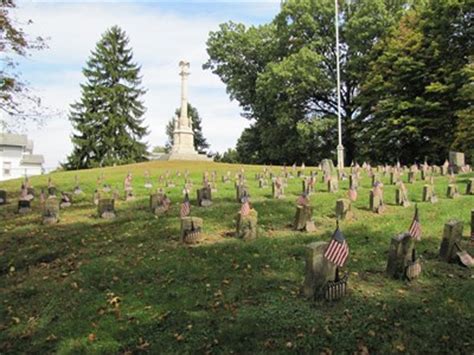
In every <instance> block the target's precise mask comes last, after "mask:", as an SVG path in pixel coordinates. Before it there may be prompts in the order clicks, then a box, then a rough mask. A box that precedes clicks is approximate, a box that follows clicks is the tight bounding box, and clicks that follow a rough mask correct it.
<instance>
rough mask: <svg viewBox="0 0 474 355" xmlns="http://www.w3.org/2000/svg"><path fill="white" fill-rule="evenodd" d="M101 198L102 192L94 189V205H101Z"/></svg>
mask: <svg viewBox="0 0 474 355" xmlns="http://www.w3.org/2000/svg"><path fill="white" fill-rule="evenodd" d="M99 200H100V193H99V191H98V190H95V191H94V196H93V197H92V202H93V203H94V205H96V206H98V205H99Z"/></svg>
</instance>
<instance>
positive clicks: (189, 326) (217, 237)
mask: <svg viewBox="0 0 474 355" xmlns="http://www.w3.org/2000/svg"><path fill="white" fill-rule="evenodd" d="M186 168H187V169H189V171H190V173H191V178H192V180H193V182H194V187H195V188H196V187H197V186H201V181H202V174H203V172H204V171H205V170H209V171H211V170H216V171H217V173H218V179H219V180H218V181H219V182H218V192H217V193H215V194H214V196H213V199H214V203H213V205H212V206H211V207H209V208H206V209H205V208H198V207H196V206H195V198H196V193H195V191H193V193H192V194H191V198H192V202H193V203H194V205H193V207H192V215H194V216H198V217H202V218H203V219H204V236H205V240H204V241H203V243H201V244H200V245H198V246H193V247H189V246H184V245H182V244H180V242H179V217H178V215H179V203H180V202H181V200H182V192H181V191H182V187H183V183H182V182H183V177H179V178H178V177H176V176H175V172H176V171H177V170H179V171H181V172H183V171H184V169H186ZM239 169H240V166H237V165H226V164H215V163H183V162H150V163H144V164H136V165H130V166H120V167H114V168H105V169H100V170H87V171H80V172H77V173H76V172H61V173H54V174H51V175H50V176H51V178H52V180H53V182H54V184H55V185H56V186H57V188H58V190H65V191H72V189H73V187H74V176H75V175H76V174H77V175H78V177H79V181H80V184H81V187H82V189H83V190H84V192H85V195H84V196H83V197H80V198H78V199H75V201H74V204H73V206H72V207H70V208H69V209H65V210H62V211H61V221H60V223H59V224H57V225H53V226H44V225H42V224H41V216H40V209H39V203H38V201H37V200H35V201H33V207H34V210H33V212H32V213H31V214H29V215H25V216H20V215H17V214H16V213H15V210H16V198H17V197H18V195H19V192H18V191H19V185H20V182H19V181H11V182H7V183H0V189H6V190H8V192H9V193H10V195H14V199H13V200H11V201H10V203H9V204H8V205H6V206H0V352H2V353H20V352H29V353H48V352H59V353H117V352H118V353H138V352H142V351H143V352H150V353H195V352H198V353H211V352H212V353H230V352H234V353H258V352H270V351H276V352H290V351H300V352H305V353H310V352H311V353H326V354H331V353H332V352H334V353H352V352H360V353H367V351H369V352H375V353H390V352H408V353H438V352H443V353H472V352H473V351H474V340H473V337H472V332H473V321H474V319H473V318H474V317H473V315H474V299H473V297H474V282H473V281H474V280H473V274H472V271H471V270H469V269H466V268H462V267H460V266H458V265H454V264H445V263H443V262H441V261H439V260H438V258H437V254H438V249H439V244H440V241H441V237H442V232H443V226H444V223H445V222H447V221H448V220H449V219H451V218H455V219H459V220H461V221H463V222H464V225H465V227H464V236H465V238H464V246H465V247H466V249H467V250H469V251H470V252H471V255H474V248H473V246H472V245H470V244H469V242H468V234H469V232H470V228H469V223H470V211H471V209H473V208H474V196H466V195H464V191H465V186H466V182H467V179H468V178H469V177H474V174H466V175H460V176H458V178H457V181H458V186H459V188H460V191H461V193H462V196H460V197H459V198H458V199H454V200H450V199H447V198H446V197H445V193H446V188H447V185H448V179H447V178H446V177H441V176H439V177H436V179H435V184H436V192H437V194H438V196H439V197H440V201H439V203H437V204H433V205H432V204H429V203H421V202H420V200H421V195H422V186H423V182H421V181H417V182H416V183H415V184H407V187H408V190H409V197H410V199H411V200H412V201H413V202H416V201H418V202H420V203H419V205H418V206H419V209H420V219H421V223H422V228H423V239H422V241H421V242H420V243H418V247H417V251H418V253H419V254H421V257H422V258H423V266H422V267H423V272H422V275H421V278H419V279H418V280H416V281H414V282H412V283H407V282H403V281H397V280H392V279H389V278H388V277H387V276H386V275H385V267H386V262H387V251H388V247H389V244H390V239H391V238H392V237H393V236H395V235H396V234H398V233H400V232H403V231H406V230H407V229H408V227H409V225H410V222H411V218H412V216H413V208H403V207H399V206H395V204H394V201H395V187H394V186H390V185H388V176H387V177H384V178H383V182H384V183H385V201H386V202H387V203H388V206H387V210H386V212H385V213H384V214H383V215H376V214H374V213H372V212H370V211H369V208H368V206H369V189H370V180H369V178H368V177H367V176H366V174H364V179H363V180H362V187H361V188H360V190H359V199H358V201H357V202H356V203H355V205H354V206H355V209H354V210H355V215H356V219H355V220H353V221H348V222H346V221H344V222H342V223H341V229H342V231H343V233H344V234H345V236H346V239H347V240H348V242H349V245H350V249H351V255H350V259H349V261H348V263H347V265H346V267H345V269H346V270H348V271H349V273H350V278H349V283H350V285H349V289H350V290H349V291H350V293H349V295H348V297H346V298H345V299H343V300H342V301H340V302H337V303H327V302H309V301H307V300H305V299H304V298H303V297H302V296H301V294H300V287H301V285H302V281H303V278H304V263H305V259H304V255H305V254H304V253H305V245H306V244H308V243H310V242H312V241H317V240H328V238H329V237H330V235H331V233H332V231H333V230H334V227H335V217H334V216H335V214H334V208H335V201H336V199H337V198H340V197H345V196H346V194H347V188H348V181H343V182H341V183H340V190H339V192H338V193H334V194H330V193H328V192H326V188H325V186H323V184H322V182H321V174H319V175H318V179H317V181H318V182H317V192H316V193H315V194H313V195H312V196H311V204H312V206H314V210H315V221H316V226H317V232H316V233H312V234H306V233H300V232H294V231H292V229H291V226H290V224H291V222H292V220H293V216H294V212H295V200H296V197H297V195H298V193H299V192H300V191H301V182H300V180H299V179H297V178H294V179H290V180H289V187H288V188H287V189H286V192H285V194H286V198H285V199H282V200H275V199H272V198H271V188H267V189H259V188H258V182H257V181H256V180H255V179H254V176H255V173H257V172H261V171H262V167H261V166H245V174H246V177H247V180H248V184H249V187H250V193H251V196H252V202H253V205H254V207H255V209H256V210H257V211H258V214H259V225H260V227H261V233H260V238H259V239H257V240H256V241H251V242H243V241H241V240H237V239H235V238H233V237H232V236H231V234H232V232H233V231H234V230H235V226H234V218H235V215H236V212H237V211H238V210H239V205H238V204H237V203H236V202H235V189H234V185H233V182H232V183H229V184H223V183H221V182H220V177H221V175H222V174H224V173H226V172H227V171H228V170H230V171H231V172H232V177H233V176H234V174H235V173H236V172H237V171H238V170H239ZM145 170H149V172H150V174H151V176H152V179H153V182H154V186H155V188H156V187H158V184H157V177H158V176H159V175H162V174H164V173H165V171H166V170H170V171H171V173H172V176H173V179H174V181H175V182H177V184H176V187H175V188H165V191H166V192H168V193H169V195H170V197H171V200H172V201H173V207H172V210H171V212H170V214H169V215H168V216H165V217H159V218H157V217H155V216H154V215H153V214H152V213H151V212H149V211H148V208H147V207H148V199H149V197H148V194H149V193H148V191H147V190H146V189H145V187H144V183H145V178H144V172H145ZM272 170H273V172H274V173H280V171H281V170H280V168H279V167H273V168H272ZM310 170H311V168H308V167H307V168H306V171H307V172H309V171H310ZM128 171H131V172H132V174H133V176H134V180H133V185H134V191H135V194H136V195H137V199H136V200H135V201H131V202H125V201H119V202H118V205H117V214H118V217H117V218H116V219H115V220H101V219H99V218H97V217H96V208H95V206H94V205H93V204H92V194H93V191H94V190H95V188H96V180H97V177H98V176H99V175H100V174H102V173H103V174H104V176H105V181H106V182H107V183H109V184H111V185H112V187H114V186H117V187H119V188H120V190H121V191H122V190H123V180H124V178H125V175H126V174H127V172H128ZM47 178H48V176H41V177H37V178H33V179H32V180H31V181H32V185H33V186H34V187H35V188H36V191H39V190H40V188H41V187H46V185H47ZM404 180H405V181H406V175H405V176H404Z"/></svg>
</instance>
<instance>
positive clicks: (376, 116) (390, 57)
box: [359, 0, 474, 163]
mask: <svg viewBox="0 0 474 355" xmlns="http://www.w3.org/2000/svg"><path fill="white" fill-rule="evenodd" d="M469 3H470V4H471V5H468V4H469ZM472 20H473V5H472V2H470V1H465V0H442V1H441V0H431V1H428V2H426V4H422V5H419V6H416V7H414V8H412V9H411V10H409V11H408V12H407V13H406V14H405V15H404V16H403V18H402V19H401V21H400V23H399V25H398V26H397V27H396V28H395V29H394V30H393V32H392V33H391V34H390V36H388V37H387V38H386V40H384V41H382V42H380V43H379V44H378V45H377V48H376V50H377V51H378V52H380V55H379V56H378V57H377V58H376V59H375V60H374V61H373V62H372V64H371V68H370V71H369V75H367V78H366V81H365V83H364V85H363V86H362V88H361V95H360V96H359V100H360V103H361V111H362V113H363V116H364V117H366V119H365V122H364V123H365V127H366V129H365V130H364V131H363V133H364V134H363V140H364V141H366V142H370V147H367V149H366V150H365V151H364V152H363V155H365V156H366V157H368V158H370V159H371V160H375V161H386V160H391V161H393V162H394V161H396V160H397V159H400V161H402V162H406V163H407V162H412V161H423V160H424V159H425V157H426V158H428V159H429V160H430V161H432V162H438V163H440V162H442V161H444V159H445V158H446V157H447V154H448V150H449V149H450V147H451V145H452V144H453V141H454V139H455V132H456V127H458V129H459V127H461V129H462V127H465V126H466V124H469V123H468V122H469V118H468V119H467V120H465V121H466V122H464V123H463V122H462V121H461V122H460V123H459V124H458V121H459V120H460V119H462V118H463V117H464V115H466V114H467V115H468V116H469V112H468V111H465V109H467V108H468V105H469V104H468V100H465V99H462V98H461V89H462V88H463V87H464V86H465V85H466V83H467V81H468V76H467V74H466V71H464V68H465V66H466V64H467V62H468V57H469V55H470V54H472V49H473V46H472V43H473V42H472V38H473V36H474V33H473V30H472ZM471 104H472V98H471ZM471 115H472V113H471ZM470 117H472V116H470ZM459 125H460V126H459ZM461 137H462V134H461ZM462 140H463V139H460V140H459V141H458V143H459V142H460V141H462ZM467 141H468V140H467Z"/></svg>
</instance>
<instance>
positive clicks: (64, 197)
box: [59, 192, 72, 208]
mask: <svg viewBox="0 0 474 355" xmlns="http://www.w3.org/2000/svg"><path fill="white" fill-rule="evenodd" d="M71 205H72V197H71V195H70V194H68V193H67V192H62V193H61V202H60V204H59V207H61V208H68V207H71Z"/></svg>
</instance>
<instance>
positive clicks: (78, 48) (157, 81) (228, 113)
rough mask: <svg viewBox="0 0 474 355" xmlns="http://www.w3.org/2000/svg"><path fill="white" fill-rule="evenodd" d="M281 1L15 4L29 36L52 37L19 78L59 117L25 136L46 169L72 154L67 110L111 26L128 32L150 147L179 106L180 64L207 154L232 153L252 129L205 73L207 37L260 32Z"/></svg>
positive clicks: (25, 64)
mask: <svg viewBox="0 0 474 355" xmlns="http://www.w3.org/2000/svg"><path fill="white" fill-rule="evenodd" d="M279 3H280V1H279V0H276V1H275V0H262V1H259V2H251V1H222V0H221V1H206V2H202V1H192V0H187V1H179V0H178V1H176V0H175V1H135V2H132V1H110V0H109V1H74V2H72V1H47V2H46V1H20V2H19V9H18V10H17V11H16V12H15V15H16V17H18V19H20V20H26V19H31V20H33V25H30V26H26V27H25V30H26V32H27V33H29V34H33V35H35V36H36V35H41V36H43V37H49V40H48V42H47V44H48V47H49V48H48V49H45V50H43V51H41V52H37V53H33V55H32V56H31V57H30V58H28V59H27V60H26V61H22V63H21V67H20V70H21V72H22V75H23V78H24V79H26V80H27V81H28V82H29V83H30V84H31V86H32V88H33V89H34V91H35V93H36V94H37V95H38V96H39V97H41V99H42V100H43V103H44V105H45V106H48V107H51V108H53V109H55V110H58V111H59V112H61V113H62V114H60V115H59V117H57V118H54V119H50V120H48V121H46V122H45V124H44V125H43V126H41V127H37V126H36V125H30V126H29V127H27V128H26V132H24V133H27V134H28V135H29V136H30V138H31V139H33V140H34V142H35V152H36V153H38V154H43V155H44V156H45V159H46V164H45V166H46V168H53V167H55V166H57V164H58V162H61V161H64V160H65V158H66V156H67V155H68V154H69V153H70V152H71V150H72V145H71V142H70V136H71V133H72V127H71V125H70V123H69V121H68V119H67V112H68V109H69V105H70V104H71V103H73V102H74V101H76V100H77V99H79V97H80V88H79V84H80V83H82V82H84V81H85V80H84V77H83V76H82V73H81V69H82V67H83V66H84V64H85V62H86V60H87V58H88V57H89V55H90V52H91V50H92V49H94V47H95V44H96V43H97V41H98V40H99V38H100V36H101V34H102V33H103V32H104V31H105V30H106V29H107V28H109V27H111V26H113V25H119V26H120V27H121V28H122V29H123V30H125V31H126V33H127V34H128V36H129V38H130V45H131V47H132V48H133V52H134V60H135V62H137V63H138V64H139V65H140V66H141V68H142V71H141V73H142V76H143V86H144V87H145V88H146V89H147V90H148V92H147V94H146V95H145V97H144V101H145V106H146V107H147V113H146V114H145V122H146V125H147V126H148V127H149V131H150V135H149V136H147V137H146V141H147V142H148V144H149V146H150V147H153V146H156V145H164V143H165V141H166V135H165V126H166V123H167V122H168V120H169V119H170V118H171V117H172V116H173V113H174V111H175V109H176V108H177V107H178V106H179V104H180V77H179V75H178V72H179V68H178V62H179V61H180V60H182V59H186V60H188V61H189V62H190V63H191V69H190V71H191V76H190V78H189V101H190V103H192V105H193V106H195V107H196V108H197V109H198V111H199V113H200V115H201V117H202V118H203V131H204V136H205V137H206V138H207V139H208V141H209V143H210V144H211V150H212V151H220V152H223V151H224V150H226V149H227V148H230V147H233V146H234V145H235V143H236V141H237V138H238V137H239V136H240V133H241V132H242V130H243V129H244V128H245V127H247V126H248V125H249V122H248V121H247V120H246V119H244V118H242V117H241V116H240V112H241V111H240V109H239V106H238V103H237V102H235V101H233V102H231V101H230V100H229V96H228V95H227V93H226V90H225V86H224V85H223V84H222V83H221V82H220V80H219V78H218V77H217V76H215V75H213V74H212V73H211V72H210V71H204V70H202V64H203V63H204V62H206V60H207V53H206V40H207V38H208V34H209V31H213V30H216V29H217V28H218V25H219V24H220V23H223V22H227V21H230V20H232V21H235V22H242V23H245V24H248V25H250V24H260V23H265V22H268V21H270V20H271V19H272V18H273V17H274V16H275V15H276V13H277V12H278V10H279Z"/></svg>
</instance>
